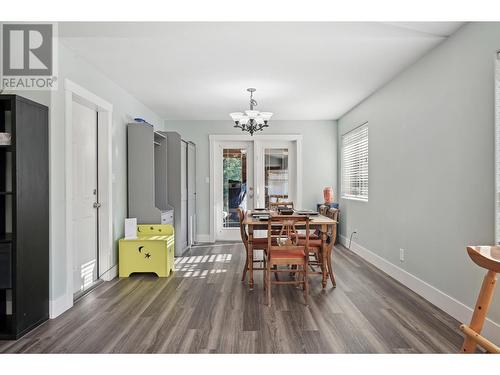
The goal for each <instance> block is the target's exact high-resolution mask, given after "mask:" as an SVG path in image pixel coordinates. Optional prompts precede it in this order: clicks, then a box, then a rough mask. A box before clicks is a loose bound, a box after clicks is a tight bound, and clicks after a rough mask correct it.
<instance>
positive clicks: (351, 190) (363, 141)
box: [341, 123, 368, 201]
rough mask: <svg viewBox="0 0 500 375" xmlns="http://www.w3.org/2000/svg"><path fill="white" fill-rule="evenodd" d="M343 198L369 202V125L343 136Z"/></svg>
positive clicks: (366, 124)
mask: <svg viewBox="0 0 500 375" xmlns="http://www.w3.org/2000/svg"><path fill="white" fill-rule="evenodd" d="M341 162H342V198H347V199H359V200H363V201H368V123H365V124H363V125H361V126H359V127H357V128H356V129H353V130H351V131H350V132H348V133H346V134H344V135H343V136H342V161H341Z"/></svg>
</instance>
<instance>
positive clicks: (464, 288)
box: [338, 23, 500, 322]
mask: <svg viewBox="0 0 500 375" xmlns="http://www.w3.org/2000/svg"><path fill="white" fill-rule="evenodd" d="M498 49H500V23H472V24H467V25H465V26H464V27H462V28H461V29H460V30H458V32H457V33H456V34H454V35H453V36H452V37H451V38H449V39H448V40H447V41H445V42H444V43H442V44H441V45H439V46H438V47H437V48H435V49H434V50H432V51H431V52H430V53H429V54H427V55H426V56H425V57H423V58H422V59H421V60H420V61H418V62H417V63H415V64H414V65H413V66H411V67H410V68H408V69H407V70H406V71H404V72H402V73H401V74H400V75H399V76H397V77H396V78H395V79H394V80H393V81H391V82H390V83H388V84H387V85H386V86H385V87H383V88H382V89H380V90H379V91H377V92H376V93H375V94H373V95H372V96H371V97H369V98H368V99H367V100H365V101H364V102H362V103H361V104H359V105H358V106H357V107H356V108H354V109H353V110H351V111H350V112H349V113H347V114H346V115H344V116H343V117H342V118H341V119H340V120H339V127H338V130H339V140H340V135H342V134H344V133H345V132H346V131H348V130H349V129H351V128H353V127H355V126H357V125H359V124H361V123H363V122H364V121H369V201H368V202H357V201H349V200H341V205H342V220H341V226H340V231H341V234H342V235H344V236H347V235H350V233H351V231H352V230H354V229H357V232H358V234H357V235H355V237H354V239H353V241H355V242H356V243H358V244H360V245H361V246H363V247H365V248H367V249H368V250H370V251H372V252H374V253H376V254H377V255H379V256H381V257H382V258H384V259H386V260H387V261H389V262H391V263H393V264H395V265H397V266H399V267H401V268H403V269H404V270H406V271H407V272H409V273H411V274H413V275H415V276H417V277H418V278H420V279H422V280H423V281H425V282H427V283H429V284H431V285H432V286H434V287H436V288H437V289H440V290H441V291H443V292H444V293H446V294H448V295H449V296H451V297H453V298H455V299H457V300H458V301H460V302H462V303H464V304H466V305H468V306H472V307H473V306H474V304H475V299H476V296H477V293H478V291H479V287H480V283H481V280H482V277H483V275H484V270H483V269H480V268H479V267H477V266H476V265H475V264H473V263H472V262H471V261H470V260H469V258H468V256H467V254H466V251H465V248H466V246H467V245H469V244H493V243H494V199H493V197H494V194H493V191H494V175H493V173H494V113H495V110H494V54H495V51H496V50H498ZM400 248H404V249H406V260H405V262H404V263H401V262H400V261H399V249H400ZM490 317H491V318H492V319H493V320H494V321H496V322H500V296H499V295H498V293H497V296H496V297H495V300H494V303H493V306H492V307H491V313H490Z"/></svg>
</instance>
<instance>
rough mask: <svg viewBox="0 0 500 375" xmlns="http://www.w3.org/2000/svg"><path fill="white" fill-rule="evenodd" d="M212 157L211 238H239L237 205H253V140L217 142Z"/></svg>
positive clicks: (249, 207) (221, 239) (222, 239)
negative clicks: (212, 213)
mask: <svg viewBox="0 0 500 375" xmlns="http://www.w3.org/2000/svg"><path fill="white" fill-rule="evenodd" d="M214 153H215V155H214V156H215V157H214V162H215V166H214V167H215V170H214V172H215V175H214V181H213V183H214V184H215V185H214V190H215V202H214V203H215V207H214V209H215V216H216V225H215V237H216V240H219V241H228V240H231V241H233V240H234V241H236V240H239V239H241V236H240V225H239V218H238V211H237V210H238V207H242V208H243V209H245V210H249V209H252V208H253V207H254V202H253V198H254V190H253V188H254V186H253V177H254V176H253V174H254V171H253V169H254V168H253V167H254V163H253V160H254V156H253V155H254V153H253V142H241V141H234V142H232V141H228V142H218V143H217V145H216V147H215V149H214Z"/></svg>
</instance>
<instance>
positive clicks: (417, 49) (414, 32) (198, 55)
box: [59, 22, 462, 120]
mask: <svg viewBox="0 0 500 375" xmlns="http://www.w3.org/2000/svg"><path fill="white" fill-rule="evenodd" d="M461 25H462V23H460V22H392V23H376V22H328V23H257V22H255V23H251V22H250V23H71V22H67V23H61V24H59V34H60V36H61V37H62V38H63V43H64V44H65V45H67V46H68V47H69V48H71V49H72V50H74V51H75V52H76V53H77V54H79V55H80V56H82V57H83V58H84V59H86V60H87V61H88V62H90V63H91V64H93V65H94V66H96V67H97V68H98V69H99V70H101V71H102V72H103V73H105V74H106V75H107V76H108V77H110V78H111V79H112V80H114V81H115V82H116V83H118V84H119V85H120V86H122V87H123V88H124V89H126V90H127V91H128V92H130V93H131V94H132V95H134V96H135V97H136V98H137V99H138V100H140V101H141V102H142V103H144V104H145V105H147V106H148V107H149V108H151V109H152V110H154V111H155V112H157V113H158V114H159V115H160V116H162V117H163V118H165V119H176V120H220V119H228V118H229V117H228V113H229V112H234V111H240V110H245V109H247V106H248V95H247V92H246V91H245V90H246V88H247V87H256V88H257V92H256V93H255V98H256V99H257V101H258V102H259V105H258V107H257V108H256V109H258V110H261V111H270V112H274V113H275V117H274V119H280V120H284V119H287V120H290V119H293V120H302V119H307V120H320V119H337V118H339V117H340V116H341V115H343V114H344V113H345V112H347V111H348V110H349V109H351V108H352V107H353V106H355V105H356V104H358V103H359V102H360V101H362V100H363V99H364V98H366V97H367V96H369V95H370V94H371V93H373V92H374V91H375V90H376V89H377V88H379V87H380V86H382V85H383V84H385V83H386V82H388V81H389V80H390V79H391V78H393V77H394V76H395V75H396V74H397V73H398V72H400V71H401V70H402V69H403V68H405V67H407V66H408V65H410V64H412V63H413V62H415V61H416V60H417V59H419V58H420V57H421V56H422V55H424V54H425V53H426V52H427V51H429V50H430V49H432V48H433V47H435V46H436V45H437V44H439V43H440V42H442V41H443V40H444V39H446V38H447V37H448V36H449V35H451V34H452V33H453V32H454V31H456V30H457V29H458V28H459V27H460V26H461Z"/></svg>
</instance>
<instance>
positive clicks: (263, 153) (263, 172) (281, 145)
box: [254, 140, 301, 208]
mask: <svg viewBox="0 0 500 375" xmlns="http://www.w3.org/2000/svg"><path fill="white" fill-rule="evenodd" d="M254 147H255V155H256V158H255V176H256V179H255V192H256V206H258V207H269V202H275V201H292V202H294V204H295V207H296V208H300V204H301V202H299V201H298V198H299V194H298V191H297V178H298V173H297V172H298V169H299V168H298V163H297V142H296V141H286V140H256V141H255V146H254Z"/></svg>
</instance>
